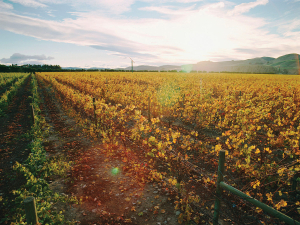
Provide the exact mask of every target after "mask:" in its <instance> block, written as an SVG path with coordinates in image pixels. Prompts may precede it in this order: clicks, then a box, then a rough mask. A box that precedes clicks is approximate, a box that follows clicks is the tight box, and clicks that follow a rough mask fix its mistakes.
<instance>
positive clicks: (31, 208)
mask: <svg viewBox="0 0 300 225" xmlns="http://www.w3.org/2000/svg"><path fill="white" fill-rule="evenodd" d="M24 206H25V213H26V221H27V224H30V225H36V224H38V222H39V221H38V217H37V214H36V207H35V199H34V197H27V198H26V199H25V200H24Z"/></svg>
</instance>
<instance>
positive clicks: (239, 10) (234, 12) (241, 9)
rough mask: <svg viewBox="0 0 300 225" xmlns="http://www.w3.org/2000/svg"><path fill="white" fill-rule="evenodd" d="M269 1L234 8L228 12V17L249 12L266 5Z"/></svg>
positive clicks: (259, 1)
mask: <svg viewBox="0 0 300 225" xmlns="http://www.w3.org/2000/svg"><path fill="white" fill-rule="evenodd" d="M268 2H269V0H257V1H255V2H249V3H242V4H239V5H237V6H235V7H234V9H233V10H231V11H230V12H229V14H230V15H238V14H242V13H245V12H249V11H250V9H253V8H255V7H257V6H259V5H266V4H267V3H268Z"/></svg>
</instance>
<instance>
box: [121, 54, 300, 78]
mask: <svg viewBox="0 0 300 225" xmlns="http://www.w3.org/2000/svg"><path fill="white" fill-rule="evenodd" d="M299 59H300V55H299V54H297V53H291V54H286V55H283V56H279V57H277V58H273V57H268V56H263V57H256V58H252V59H245V60H231V61H221V62H212V61H200V62H197V63H196V64H186V65H182V66H175V65H163V66H148V65H139V66H133V70H135V71H139V70H150V71H151V70H152V71H155V70H156V71H170V70H176V71H178V72H179V71H183V72H190V71H197V72H199V71H202V72H242V73H277V74H280V73H282V74H299V72H300V71H299V64H300V61H299ZM297 61H298V62H297ZM115 70H131V67H126V68H117V69H115Z"/></svg>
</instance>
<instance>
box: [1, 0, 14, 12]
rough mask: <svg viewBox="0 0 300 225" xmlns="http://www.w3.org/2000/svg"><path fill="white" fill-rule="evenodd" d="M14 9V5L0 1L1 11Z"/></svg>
mask: <svg viewBox="0 0 300 225" xmlns="http://www.w3.org/2000/svg"><path fill="white" fill-rule="evenodd" d="M13 8H14V7H13V6H12V4H8V3H5V2H3V1H2V0H1V1H0V10H1V9H13Z"/></svg>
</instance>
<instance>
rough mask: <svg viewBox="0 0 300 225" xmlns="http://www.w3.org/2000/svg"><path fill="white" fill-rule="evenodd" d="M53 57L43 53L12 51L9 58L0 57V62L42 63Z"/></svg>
mask: <svg viewBox="0 0 300 225" xmlns="http://www.w3.org/2000/svg"><path fill="white" fill-rule="evenodd" d="M51 59H54V58H53V57H51V56H48V57H46V56H45V55H23V54H20V53H14V54H13V55H12V56H10V57H9V58H2V59H0V62H1V63H5V64H8V63H9V64H19V63H20V64H26V63H33V62H35V63H39V64H42V63H44V62H45V61H47V60H51Z"/></svg>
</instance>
